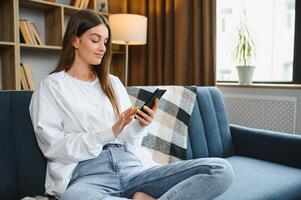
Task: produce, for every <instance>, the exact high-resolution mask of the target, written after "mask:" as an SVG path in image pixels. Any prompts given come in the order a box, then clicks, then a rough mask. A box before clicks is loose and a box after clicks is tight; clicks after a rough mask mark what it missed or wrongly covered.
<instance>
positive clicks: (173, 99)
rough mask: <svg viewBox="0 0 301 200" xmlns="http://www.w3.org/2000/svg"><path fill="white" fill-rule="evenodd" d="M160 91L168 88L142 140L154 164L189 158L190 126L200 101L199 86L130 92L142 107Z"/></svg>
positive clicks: (140, 88)
mask: <svg viewBox="0 0 301 200" xmlns="http://www.w3.org/2000/svg"><path fill="white" fill-rule="evenodd" d="M156 88H160V89H167V91H166V92H165V94H164V95H163V96H162V98H161V99H160V101H159V107H158V110H157V113H156V115H155V117H154V119H153V122H152V123H151V124H150V125H149V127H148V128H147V132H148V133H147V135H146V136H145V137H144V138H143V141H142V151H143V153H144V152H145V153H150V154H151V156H152V159H153V161H154V162H156V163H159V164H163V165H165V164H168V163H173V162H176V161H180V160H184V159H185V158H186V149H187V139H188V138H187V137H188V124H189V120H190V115H191V113H192V110H193V107H194V104H195V100H196V87H184V86H131V87H127V92H128V94H129V96H130V99H131V101H132V103H133V105H134V106H139V107H140V106H142V105H143V104H144V102H145V101H146V100H147V99H148V98H149V96H150V95H151V93H152V92H153V91H155V89H156Z"/></svg>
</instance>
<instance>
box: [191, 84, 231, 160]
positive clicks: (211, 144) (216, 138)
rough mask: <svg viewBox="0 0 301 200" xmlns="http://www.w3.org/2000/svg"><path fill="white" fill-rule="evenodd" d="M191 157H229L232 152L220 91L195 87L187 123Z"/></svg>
mask: <svg viewBox="0 0 301 200" xmlns="http://www.w3.org/2000/svg"><path fill="white" fill-rule="evenodd" d="M189 140H190V145H191V151H192V155H193V158H202V157H229V156H231V155H233V154H234V148H233V143H232V139H231V134H230V129H229V120H228V116H227V113H226V108H225V104H224V101H223V98H222V95H221V92H220V90H219V89H218V88H216V87H197V102H196V104H195V107H194V110H193V112H192V115H191V118H190V123H189Z"/></svg>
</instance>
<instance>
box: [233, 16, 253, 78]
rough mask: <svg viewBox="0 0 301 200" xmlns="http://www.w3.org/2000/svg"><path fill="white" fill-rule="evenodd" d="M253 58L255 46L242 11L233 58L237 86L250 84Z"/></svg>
mask: <svg viewBox="0 0 301 200" xmlns="http://www.w3.org/2000/svg"><path fill="white" fill-rule="evenodd" d="M254 57H255V44H254V41H253V39H252V37H251V34H250V30H249V28H248V26H247V19H246V11H245V10H243V17H242V20H241V22H240V24H239V26H238V28H237V43H236V47H235V58H236V60H237V62H238V65H237V66H236V69H237V73H238V80H239V84H251V83H252V78H253V73H254V69H255V66H252V65H250V64H251V62H252V60H253V59H254Z"/></svg>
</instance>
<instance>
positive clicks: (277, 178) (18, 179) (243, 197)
mask: <svg viewBox="0 0 301 200" xmlns="http://www.w3.org/2000/svg"><path fill="white" fill-rule="evenodd" d="M31 95H32V92H30V91H1V92H0V110H1V115H0V129H1V134H0V199H4V200H10V199H13V200H15V199H21V198H23V197H25V196H36V195H43V193H44V181H45V172H46V160H45V158H44V157H43V155H42V153H41V151H40V149H39V147H38V145H37V142H36V138H35V136H34V131H33V128H32V124H31V121H30V117H29V111H28V106H29V102H30V99H31ZM201 157H223V158H226V159H227V160H228V161H229V162H230V163H231V164H232V166H233V169H234V172H235V178H234V182H233V184H232V185H231V186H230V188H229V189H228V190H227V191H226V192H225V193H224V194H222V195H221V196H219V197H218V198H217V199H218V200H273V199H279V200H293V199H296V200H297V199H301V136H295V135H289V134H282V133H276V132H271V131H264V130H256V129H251V128H246V127H241V126H237V125H230V124H229V122H228V118H227V114H226V110H225V106H224V102H223V99H222V96H221V94H220V91H219V90H218V89H217V88H215V87H198V88H197V102H196V104H195V107H194V110H193V113H192V116H191V119H190V124H189V141H188V151H187V159H191V158H201Z"/></svg>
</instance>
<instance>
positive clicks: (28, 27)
mask: <svg viewBox="0 0 301 200" xmlns="http://www.w3.org/2000/svg"><path fill="white" fill-rule="evenodd" d="M25 23H26V26H27V29H28V31H29V34H30V37H31V40H32V44H35V45H37V44H38V41H37V40H36V38H35V36H34V33H33V32H32V28H31V23H30V22H29V21H28V20H25Z"/></svg>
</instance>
